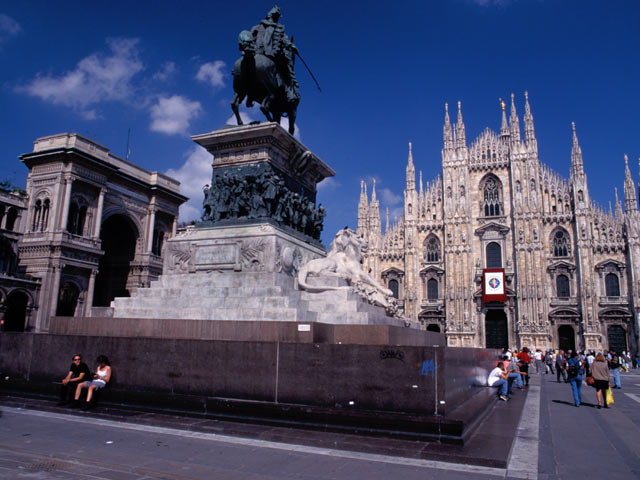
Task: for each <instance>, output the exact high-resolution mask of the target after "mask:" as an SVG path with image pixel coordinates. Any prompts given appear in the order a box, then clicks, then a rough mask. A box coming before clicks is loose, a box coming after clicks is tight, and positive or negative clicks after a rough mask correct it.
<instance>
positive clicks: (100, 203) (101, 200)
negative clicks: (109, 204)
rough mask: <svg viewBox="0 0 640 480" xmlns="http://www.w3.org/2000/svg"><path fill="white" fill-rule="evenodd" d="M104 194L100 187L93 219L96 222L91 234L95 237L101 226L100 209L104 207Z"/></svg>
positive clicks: (98, 234) (97, 235)
mask: <svg viewBox="0 0 640 480" xmlns="http://www.w3.org/2000/svg"><path fill="white" fill-rule="evenodd" d="M104 194H105V189H104V188H101V189H100V194H99V196H98V211H97V213H96V219H95V222H96V223H95V225H94V229H93V236H94V237H96V238H97V237H99V236H100V228H101V227H102V209H103V208H104Z"/></svg>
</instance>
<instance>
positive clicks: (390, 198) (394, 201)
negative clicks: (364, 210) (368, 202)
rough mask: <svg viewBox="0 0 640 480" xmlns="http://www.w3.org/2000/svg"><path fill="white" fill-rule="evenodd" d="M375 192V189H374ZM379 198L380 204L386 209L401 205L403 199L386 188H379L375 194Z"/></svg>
mask: <svg viewBox="0 0 640 480" xmlns="http://www.w3.org/2000/svg"><path fill="white" fill-rule="evenodd" d="M376 190H377V189H376ZM376 193H377V194H378V195H379V196H380V200H381V201H382V204H383V205H385V206H386V207H392V206H395V205H398V204H399V203H401V202H402V201H403V200H404V199H403V198H402V197H401V196H400V195H396V194H395V193H393V192H392V191H391V190H389V189H388V188H381V189H380V190H378V191H377V192H376Z"/></svg>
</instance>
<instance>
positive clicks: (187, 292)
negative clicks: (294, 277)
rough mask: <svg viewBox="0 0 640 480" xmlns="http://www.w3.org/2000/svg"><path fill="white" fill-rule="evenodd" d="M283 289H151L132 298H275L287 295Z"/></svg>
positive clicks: (133, 295) (138, 292)
mask: <svg viewBox="0 0 640 480" xmlns="http://www.w3.org/2000/svg"><path fill="white" fill-rule="evenodd" d="M285 290H286V289H285V288H283V287H237V288H235V287H213V286H208V285H207V286H203V287H202V288H184V287H166V288H165V287H151V288H143V289H139V290H137V291H136V292H134V293H133V294H132V295H131V298H136V299H143V298H169V297H177V298H181V297H198V298H201V297H236V298H247V297H255V296H263V297H269V296H271V297H273V296H281V295H282V294H283V293H285Z"/></svg>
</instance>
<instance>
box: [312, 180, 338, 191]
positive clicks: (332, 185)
mask: <svg viewBox="0 0 640 480" xmlns="http://www.w3.org/2000/svg"><path fill="white" fill-rule="evenodd" d="M339 186H340V182H338V181H337V180H336V179H335V177H326V178H324V179H323V180H322V181H321V182H320V183H318V185H317V188H318V191H319V192H331V191H333V190H335V189H336V188H338V187H339Z"/></svg>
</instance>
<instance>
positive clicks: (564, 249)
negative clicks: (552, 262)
mask: <svg viewBox="0 0 640 480" xmlns="http://www.w3.org/2000/svg"><path fill="white" fill-rule="evenodd" d="M552 253H553V256H554V257H568V256H569V255H571V240H570V238H569V234H568V233H567V232H566V231H564V230H557V231H556V233H555V234H554V235H553V239H552Z"/></svg>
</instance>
